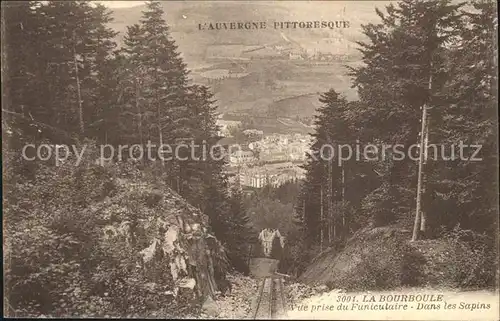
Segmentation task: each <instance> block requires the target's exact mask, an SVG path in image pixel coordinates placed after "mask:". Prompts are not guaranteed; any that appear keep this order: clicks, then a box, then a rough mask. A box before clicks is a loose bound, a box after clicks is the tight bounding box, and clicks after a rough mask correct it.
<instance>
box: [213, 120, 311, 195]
mask: <svg viewBox="0 0 500 321" xmlns="http://www.w3.org/2000/svg"><path fill="white" fill-rule="evenodd" d="M217 124H218V126H219V128H220V131H219V136H222V137H225V138H224V139H222V140H221V141H220V142H219V144H221V145H226V146H229V147H230V146H231V145H234V144H235V143H236V141H235V140H234V139H232V138H233V137H232V133H233V132H234V130H237V129H238V128H241V125H242V122H241V121H237V120H223V119H218V121H217ZM242 134H243V135H245V137H248V141H247V142H245V143H244V144H241V143H239V142H238V147H239V148H237V149H236V150H231V151H230V153H229V155H228V167H227V173H228V174H230V175H229V176H230V182H231V185H236V186H240V187H253V188H262V187H264V186H266V185H271V186H273V187H279V186H281V185H283V184H285V183H287V182H290V181H297V180H300V179H303V178H304V177H305V170H304V169H303V168H301V167H300V166H301V165H303V164H304V163H305V160H306V153H307V152H308V151H309V146H310V144H311V137H310V136H309V135H307V134H298V133H295V134H277V133H273V134H267V135H264V132H263V131H260V130H257V129H245V130H242Z"/></svg>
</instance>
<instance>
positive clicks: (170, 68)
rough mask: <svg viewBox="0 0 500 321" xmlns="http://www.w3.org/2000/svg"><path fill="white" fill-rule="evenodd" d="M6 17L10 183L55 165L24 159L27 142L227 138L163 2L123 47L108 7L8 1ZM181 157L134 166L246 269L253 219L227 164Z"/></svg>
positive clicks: (5, 124) (209, 141)
mask: <svg viewBox="0 0 500 321" xmlns="http://www.w3.org/2000/svg"><path fill="white" fill-rule="evenodd" d="M2 15H3V17H2V28H3V30H2V35H3V39H2V46H3V50H2V54H3V57H2V61H3V64H2V69H3V71H2V75H3V76H2V87H3V93H2V95H3V97H2V98H3V104H2V135H3V138H4V139H3V142H4V146H3V150H4V179H5V182H4V184H5V187H4V188H5V190H9V189H10V190H14V189H15V186H16V185H15V184H16V182H30V180H33V179H34V178H35V177H36V175H37V173H38V172H39V170H40V169H41V168H42V167H43V168H44V170H45V168H46V167H47V166H50V164H48V163H43V162H29V161H26V160H24V159H23V158H22V157H21V150H22V148H23V146H24V145H25V144H35V145H37V144H40V143H48V144H77V145H78V144H87V143H88V142H92V143H90V144H93V145H94V146H95V145H97V146H99V145H104V144H109V145H111V146H115V147H117V146H118V145H129V146H131V145H133V144H139V145H141V146H146V144H147V143H148V142H150V143H151V144H155V145H156V146H159V145H161V144H170V145H171V146H174V145H175V144H177V143H179V141H184V142H186V143H191V142H194V143H196V144H199V145H202V144H205V145H206V146H207V150H209V148H210V146H213V145H214V144H215V143H216V142H217V140H218V139H219V137H217V130H218V128H217V126H216V115H215V110H216V103H215V101H214V99H213V95H212V93H211V92H210V89H209V88H207V87H205V86H199V85H195V84H192V83H191V82H190V80H189V72H188V69H187V67H186V64H185V63H184V62H183V60H182V58H181V56H180V53H179V51H178V49H177V46H176V44H175V41H174V40H173V39H172V38H171V37H170V30H169V27H168V26H167V24H166V22H165V20H164V19H163V16H164V11H163V9H162V6H161V4H160V3H159V2H154V1H151V2H148V3H147V5H146V9H145V11H144V12H143V14H142V18H141V20H140V22H139V23H137V24H134V25H132V26H128V28H127V32H126V34H125V35H124V43H123V44H122V46H121V47H120V48H118V46H117V43H116V42H115V37H116V35H117V33H116V32H115V31H113V30H112V29H110V28H109V26H108V23H109V22H110V21H111V20H112V18H111V12H110V11H109V10H108V9H106V8H105V7H104V6H102V5H100V4H93V3H90V2H89V1H31V2H28V1H18V2H9V3H6V4H2ZM144 150H145V149H144ZM179 156H180V157H179V158H177V159H175V158H173V159H171V160H165V161H160V160H159V159H158V158H157V161H148V160H147V159H143V160H141V161H137V162H132V163H133V168H135V169H139V170H147V171H148V172H149V173H152V174H153V175H150V177H154V178H155V179H157V180H161V181H162V182H165V183H167V184H168V185H169V186H170V187H171V188H172V189H173V190H174V191H176V192H178V193H179V194H180V195H182V196H183V197H184V198H185V199H186V200H188V201H189V202H190V203H191V204H192V205H194V206H195V207H197V208H199V209H200V210H202V211H203V212H204V213H206V214H207V215H208V216H209V218H210V225H211V227H212V229H213V231H214V233H215V235H216V236H217V238H218V239H219V240H220V241H221V242H222V243H224V244H225V246H226V247H227V249H228V253H229V256H230V259H231V260H232V261H233V263H234V265H235V266H236V267H237V268H239V269H244V265H242V264H241V260H242V258H240V252H241V251H240V247H241V246H243V245H244V244H245V243H246V239H247V237H249V233H250V231H249V228H248V225H247V220H248V219H247V218H246V216H245V213H244V211H243V210H242V209H241V206H242V202H241V197H240V195H239V194H238V193H237V192H235V193H229V191H228V185H227V184H228V183H227V180H226V177H225V175H224V174H223V172H222V168H223V166H224V161H223V160H222V161H217V160H213V159H211V158H210V157H206V159H205V160H195V159H193V158H192V157H190V156H191V154H190V151H189V150H188V151H185V155H184V154H182V155H179ZM197 156H199V155H197ZM155 158H156V157H155ZM180 159H185V160H180ZM124 163H127V165H126V166H130V162H124ZM124 166H125V165H124ZM127 168H128V167H127ZM52 170H53V171H54V175H57V173H58V172H57V168H52ZM37 183H39V182H37ZM39 188H40V189H43V188H44V186H39ZM51 197H57V195H52V196H51ZM47 202H50V200H49V199H47ZM20 215H21V214H20Z"/></svg>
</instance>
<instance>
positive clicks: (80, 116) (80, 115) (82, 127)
mask: <svg viewBox="0 0 500 321" xmlns="http://www.w3.org/2000/svg"><path fill="white" fill-rule="evenodd" d="M73 64H74V67H75V79H76V92H77V99H78V119H79V123H80V134H82V135H83V133H84V132H85V125H84V122H83V105H82V92H81V88H80V76H79V71H78V60H77V59H76V45H75V41H74V42H73Z"/></svg>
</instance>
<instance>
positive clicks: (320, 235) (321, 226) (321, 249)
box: [319, 184, 323, 252]
mask: <svg viewBox="0 0 500 321" xmlns="http://www.w3.org/2000/svg"><path fill="white" fill-rule="evenodd" d="M320 203H321V210H320V219H319V251H320V252H322V251H323V184H321V190H320Z"/></svg>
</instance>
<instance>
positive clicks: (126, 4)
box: [92, 1, 145, 8]
mask: <svg viewBox="0 0 500 321" xmlns="http://www.w3.org/2000/svg"><path fill="white" fill-rule="evenodd" d="M92 2H98V3H101V4H103V5H105V6H106V7H108V8H130V7H135V6H140V5H142V4H144V2H145V1H92Z"/></svg>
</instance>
